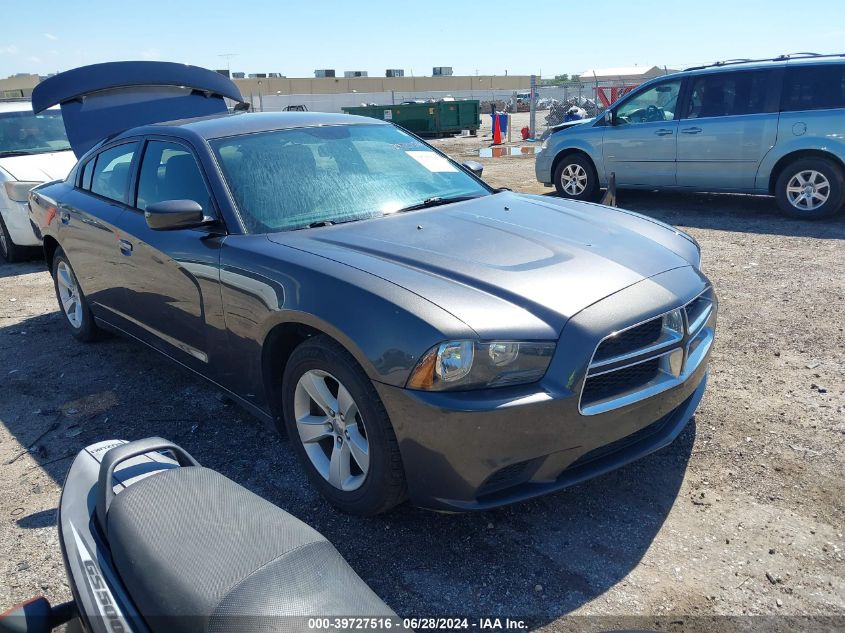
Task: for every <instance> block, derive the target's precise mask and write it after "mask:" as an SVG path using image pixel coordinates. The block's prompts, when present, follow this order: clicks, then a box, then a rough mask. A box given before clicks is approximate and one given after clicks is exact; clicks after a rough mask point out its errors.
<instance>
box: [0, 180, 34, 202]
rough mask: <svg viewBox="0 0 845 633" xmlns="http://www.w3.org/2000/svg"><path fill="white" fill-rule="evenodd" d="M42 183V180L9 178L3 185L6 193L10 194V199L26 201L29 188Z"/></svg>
mask: <svg viewBox="0 0 845 633" xmlns="http://www.w3.org/2000/svg"><path fill="white" fill-rule="evenodd" d="M40 184H41V183H40V182H23V181H19V180H7V181H6V182H4V183H3V186H4V187H5V188H6V195H7V196H9V200H14V201H15V202H26V200H27V197H28V196H29V190H30V189H32V188H33V187H36V186H38V185H40Z"/></svg>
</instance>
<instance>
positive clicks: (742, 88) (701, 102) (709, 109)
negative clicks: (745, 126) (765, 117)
mask: <svg viewBox="0 0 845 633" xmlns="http://www.w3.org/2000/svg"><path fill="white" fill-rule="evenodd" d="M770 76H771V74H770V72H769V71H760V72H750V73H720V74H717V75H702V76H700V77H696V78H695V80H694V81H693V84H692V91H691V92H690V98H689V104H688V105H687V112H686V115H685V117H684V118H687V119H698V118H703V117H718V116H734V115H737V114H756V113H758V112H765V111H766V93H767V91H768V83H769V82H768V80H769V77H770Z"/></svg>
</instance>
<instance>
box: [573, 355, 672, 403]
mask: <svg viewBox="0 0 845 633" xmlns="http://www.w3.org/2000/svg"><path fill="white" fill-rule="evenodd" d="M659 370H660V359H659V358H652V359H651V360H648V361H646V362H644V363H638V364H636V365H630V366H628V367H625V368H623V369H619V370H616V371H609V372H607V373H606V374H599V375H598V376H590V377H589V378H587V382H586V383H585V384H584V392H583V394H582V395H581V401H582V402H583V401H589V402H592V401H595V400H603V399H605V398H612V397H613V396H618V395H620V394H622V393H625V392H627V391H631V390H633V389H637V388H638V387H642V386H643V385H645V384H646V383H647V382H649V381H650V380H652V379H653V378H654V377H655V376H656V375H657V372H658V371H659Z"/></svg>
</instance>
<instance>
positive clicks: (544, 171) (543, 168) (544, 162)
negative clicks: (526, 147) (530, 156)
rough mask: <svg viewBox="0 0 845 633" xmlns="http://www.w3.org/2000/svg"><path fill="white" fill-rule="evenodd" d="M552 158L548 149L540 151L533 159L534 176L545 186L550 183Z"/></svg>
mask: <svg viewBox="0 0 845 633" xmlns="http://www.w3.org/2000/svg"><path fill="white" fill-rule="evenodd" d="M553 162H554V156H553V155H552V152H550V151H549V150H548V149H543V150H540V152H539V153H538V154H537V155H536V156H535V159H534V175H535V176H536V177H537V180H538V181H539V182H541V183H543V184H545V185H548V184H550V183H551V182H552V163H553Z"/></svg>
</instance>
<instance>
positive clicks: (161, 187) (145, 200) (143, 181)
mask: <svg viewBox="0 0 845 633" xmlns="http://www.w3.org/2000/svg"><path fill="white" fill-rule="evenodd" d="M165 200H193V201H194V202H196V203H197V204H199V205H200V206H201V207H202V208H203V210H204V211H208V210H209V209H210V208H211V202H210V196H209V194H208V189H207V188H206V186H205V181H204V180H203V178H202V174H201V173H200V170H199V166H198V165H197V161H196V159H195V158H194V155H193V154H192V153H191V152H190V151H189V150H188V149H187V148H186V147H184V146H182V145H179V144H178V143H167V142H164V141H150V142H149V143H147V149H146V150H145V151H144V159H143V161H142V162H141V174H140V176H139V177H138V199H137V203H136V205H135V206H137V207H138V208H139V209H141V210H146V208H147V207H148V206H150V205H151V204H155V203H157V202H164V201H165Z"/></svg>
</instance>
